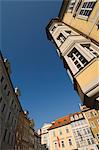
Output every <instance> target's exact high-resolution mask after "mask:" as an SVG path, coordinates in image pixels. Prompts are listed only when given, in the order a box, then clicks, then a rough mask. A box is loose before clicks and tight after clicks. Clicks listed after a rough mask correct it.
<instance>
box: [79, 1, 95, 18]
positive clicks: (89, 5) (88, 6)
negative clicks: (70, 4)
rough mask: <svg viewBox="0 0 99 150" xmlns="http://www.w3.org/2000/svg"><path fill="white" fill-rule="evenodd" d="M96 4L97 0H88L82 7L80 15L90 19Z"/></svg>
mask: <svg viewBox="0 0 99 150" xmlns="http://www.w3.org/2000/svg"><path fill="white" fill-rule="evenodd" d="M95 3H96V2H95V0H93V1H92V0H89V1H87V0H86V1H85V2H84V3H83V5H82V8H81V10H80V13H79V15H80V16H84V17H86V18H88V17H89V16H90V13H91V12H92V9H93V7H94V5H95Z"/></svg>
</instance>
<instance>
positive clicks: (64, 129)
mask: <svg viewBox="0 0 99 150" xmlns="http://www.w3.org/2000/svg"><path fill="white" fill-rule="evenodd" d="M48 130H49V140H50V150H58V149H59V150H66V149H68V150H76V149H77V146H76V141H75V139H74V135H73V132H72V128H71V125H70V117H69V116H65V117H62V118H60V119H57V120H56V121H55V122H52V126H51V127H50V128H49V129H48Z"/></svg>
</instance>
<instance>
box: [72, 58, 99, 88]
mask: <svg viewBox="0 0 99 150" xmlns="http://www.w3.org/2000/svg"><path fill="white" fill-rule="evenodd" d="M89 74H90V76H89ZM98 77H99V59H97V60H95V61H94V62H93V63H92V64H90V65H89V66H87V67H85V69H84V70H83V71H81V72H80V73H79V74H78V75H77V76H76V77H75V78H76V80H77V82H78V83H79V85H80V87H81V89H83V88H85V87H86V86H87V85H88V84H90V83H91V82H93V81H94V80H95V79H96V78H98Z"/></svg>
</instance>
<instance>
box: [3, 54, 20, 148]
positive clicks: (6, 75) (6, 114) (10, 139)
mask: <svg viewBox="0 0 99 150" xmlns="http://www.w3.org/2000/svg"><path fill="white" fill-rule="evenodd" d="M10 73H11V68H10V63H9V61H8V60H7V59H4V58H3V56H2V54H1V52H0V149H1V150H14V148H15V141H16V139H15V131H16V126H17V122H18V117H19V112H20V110H21V105H20V102H19V98H18V96H19V95H20V94H19V90H18V88H16V89H14V87H13V84H12V82H11V78H10Z"/></svg>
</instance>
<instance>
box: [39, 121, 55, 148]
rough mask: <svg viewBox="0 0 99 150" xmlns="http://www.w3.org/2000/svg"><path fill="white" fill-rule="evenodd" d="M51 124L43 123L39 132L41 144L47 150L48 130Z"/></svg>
mask: <svg viewBox="0 0 99 150" xmlns="http://www.w3.org/2000/svg"><path fill="white" fill-rule="evenodd" d="M51 125H52V124H48V123H44V125H43V126H42V128H41V130H40V135H41V144H46V146H47V148H48V149H49V146H50V143H49V142H50V141H49V132H48V129H49V128H50V126H51Z"/></svg>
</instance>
